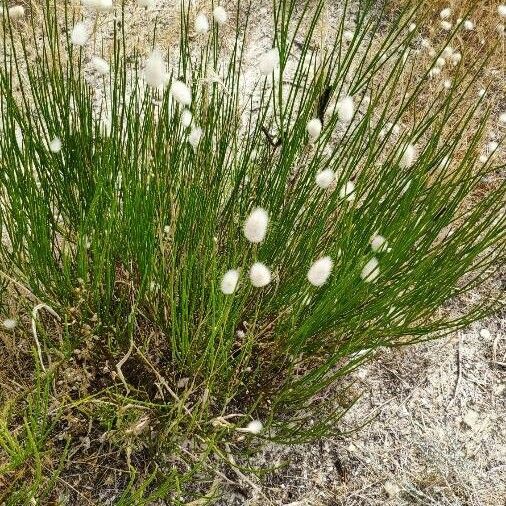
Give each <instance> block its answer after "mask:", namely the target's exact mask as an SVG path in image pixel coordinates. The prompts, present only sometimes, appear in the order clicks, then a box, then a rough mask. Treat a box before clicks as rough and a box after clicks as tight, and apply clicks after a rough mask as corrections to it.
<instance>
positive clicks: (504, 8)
mask: <svg viewBox="0 0 506 506" xmlns="http://www.w3.org/2000/svg"><path fill="white" fill-rule="evenodd" d="M497 13H498V14H499V16H500V17H501V18H506V4H501V5H499V6H498V7H497Z"/></svg>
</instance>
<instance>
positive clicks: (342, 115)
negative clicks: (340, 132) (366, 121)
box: [337, 96, 355, 123]
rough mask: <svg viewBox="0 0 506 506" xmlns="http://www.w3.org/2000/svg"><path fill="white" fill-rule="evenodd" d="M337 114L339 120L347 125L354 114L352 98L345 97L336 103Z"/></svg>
mask: <svg viewBox="0 0 506 506" xmlns="http://www.w3.org/2000/svg"><path fill="white" fill-rule="evenodd" d="M337 113H338V114H339V119H340V120H341V121H343V122H344V123H349V122H350V121H351V120H352V119H353V115H354V114H355V104H354V103H353V98H352V97H349V96H348V97H345V98H343V99H342V100H341V101H339V102H338V103H337Z"/></svg>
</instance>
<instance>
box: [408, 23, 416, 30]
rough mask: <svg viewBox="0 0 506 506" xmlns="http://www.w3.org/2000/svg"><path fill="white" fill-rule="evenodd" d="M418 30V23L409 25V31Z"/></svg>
mask: <svg viewBox="0 0 506 506" xmlns="http://www.w3.org/2000/svg"><path fill="white" fill-rule="evenodd" d="M415 30H416V23H411V24H410V25H409V26H408V31H409V32H414V31H415Z"/></svg>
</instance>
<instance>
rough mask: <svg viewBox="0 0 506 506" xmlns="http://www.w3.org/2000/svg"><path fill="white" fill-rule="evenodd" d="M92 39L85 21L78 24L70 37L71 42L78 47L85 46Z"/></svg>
mask: <svg viewBox="0 0 506 506" xmlns="http://www.w3.org/2000/svg"><path fill="white" fill-rule="evenodd" d="M89 38H90V32H89V29H88V26H87V25H86V23H84V22H83V21H80V22H79V23H76V24H75V25H74V28H72V33H71V35H70V40H71V41H72V44H75V45H76V46H84V45H85V44H86V42H88V39H89Z"/></svg>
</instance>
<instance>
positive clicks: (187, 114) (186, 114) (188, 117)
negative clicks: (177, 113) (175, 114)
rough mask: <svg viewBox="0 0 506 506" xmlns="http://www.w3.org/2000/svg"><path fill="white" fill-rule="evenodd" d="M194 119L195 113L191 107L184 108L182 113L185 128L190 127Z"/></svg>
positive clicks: (182, 122) (182, 123)
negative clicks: (193, 113)
mask: <svg viewBox="0 0 506 506" xmlns="http://www.w3.org/2000/svg"><path fill="white" fill-rule="evenodd" d="M192 121H193V115H192V113H191V111H190V110H189V109H184V110H183V112H182V113H181V125H183V128H188V127H189V126H190V125H191V124H192Z"/></svg>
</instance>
